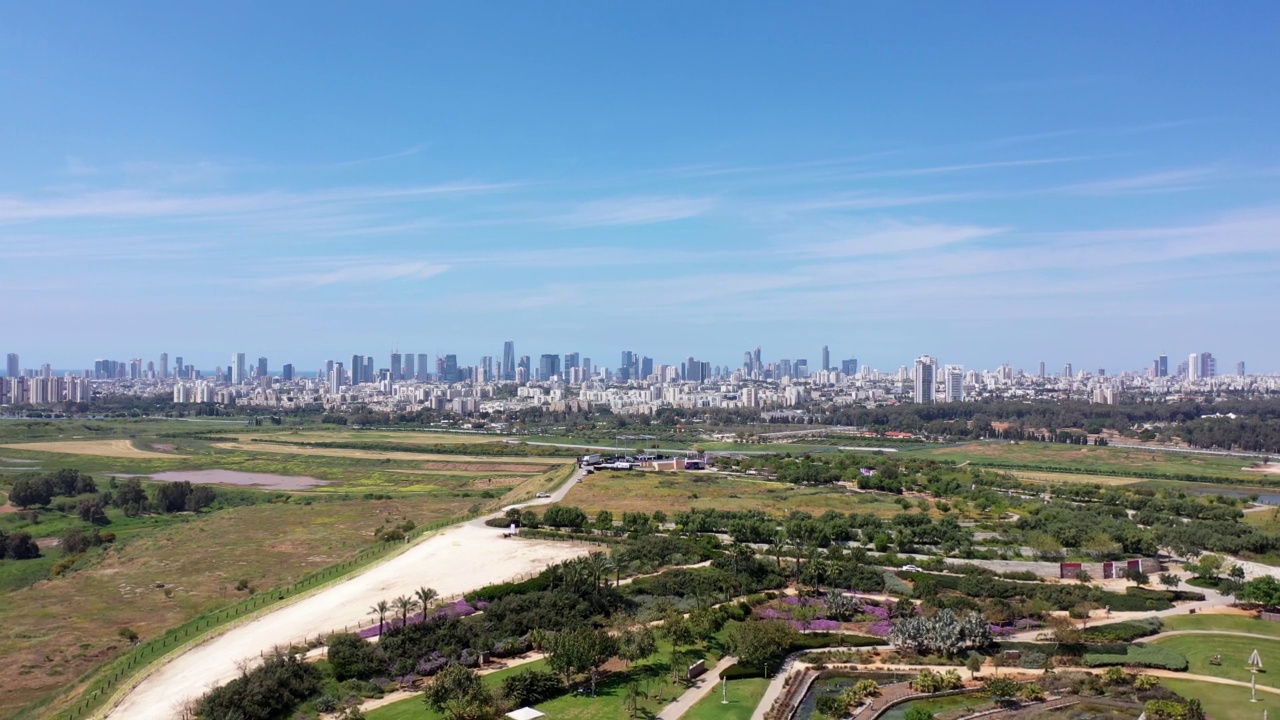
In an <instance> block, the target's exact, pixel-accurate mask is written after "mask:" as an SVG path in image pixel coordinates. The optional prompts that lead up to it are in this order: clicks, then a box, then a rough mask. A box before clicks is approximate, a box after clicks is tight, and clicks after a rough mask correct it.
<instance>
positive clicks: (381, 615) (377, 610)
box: [369, 600, 391, 636]
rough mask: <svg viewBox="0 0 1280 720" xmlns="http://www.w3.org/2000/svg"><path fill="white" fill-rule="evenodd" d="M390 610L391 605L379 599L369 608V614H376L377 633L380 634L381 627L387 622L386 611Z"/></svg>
mask: <svg viewBox="0 0 1280 720" xmlns="http://www.w3.org/2000/svg"><path fill="white" fill-rule="evenodd" d="M389 612H391V606H390V605H388V604H387V601H386V600H379V601H378V604H377V605H374V606H373V607H371V608H369V614H370V615H377V616H378V635H379V636H381V635H382V628H383V626H384V625H386V623H387V613H389Z"/></svg>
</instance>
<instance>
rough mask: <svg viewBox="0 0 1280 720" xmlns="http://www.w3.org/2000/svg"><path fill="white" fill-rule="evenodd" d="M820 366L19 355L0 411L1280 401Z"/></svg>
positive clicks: (1211, 386)
mask: <svg viewBox="0 0 1280 720" xmlns="http://www.w3.org/2000/svg"><path fill="white" fill-rule="evenodd" d="M820 357H821V359H820V361H819V362H817V363H815V364H814V365H813V366H810V363H809V360H808V359H805V358H785V359H780V360H776V361H770V362H766V361H765V360H764V359H763V358H762V356H761V351H760V348H758V347H757V348H755V349H754V350H748V351H746V352H745V353H744V354H743V362H742V365H741V367H730V366H728V365H713V364H711V363H708V362H705V361H700V360H698V359H697V358H695V357H688V358H686V359H684V360H683V361H681V362H679V363H674V364H663V363H658V362H655V361H654V359H653V358H651V357H648V356H645V355H641V354H639V353H635V352H632V351H629V350H628V351H623V352H622V354H621V358H620V363H619V366H618V367H616V368H610V367H605V366H597V365H594V364H593V363H592V361H591V358H589V357H582V356H581V355H580V354H579V353H576V352H574V353H567V354H564V355H556V354H543V355H541V356H540V357H539V358H538V362H537V364H536V365H535V364H534V363H533V362H532V359H531V358H530V356H528V355H520V356H517V355H516V353H515V344H514V343H513V342H511V341H508V342H506V343H505V344H504V346H503V351H502V355H501V356H500V359H498V358H495V357H494V356H484V357H482V358H481V359H480V362H479V363H478V364H475V365H460V364H459V363H458V358H457V356H456V355H443V356H438V357H434V358H432V357H431V356H429V355H427V354H421V353H420V354H416V355H415V354H412V353H401V352H399V351H396V352H393V353H391V354H390V357H389V358H388V359H389V362H388V363H387V365H386V366H383V367H378V366H377V363H376V362H375V359H374V358H373V356H368V355H352V356H350V358H349V360H329V361H326V362H325V364H324V365H323V366H322V367H320V368H319V369H318V370H317V371H315V372H314V373H297V372H295V370H294V366H293V365H292V364H286V365H283V366H282V368H281V369H280V370H278V371H272V370H271V369H270V366H269V363H268V359H267V358H266V357H259V358H257V360H256V362H253V363H250V362H249V359H248V356H247V355H246V354H245V353H242V352H238V353H234V354H233V355H232V356H231V358H230V363H228V365H227V366H226V367H225V368H224V367H222V366H219V367H217V368H216V369H215V370H214V371H213V372H212V373H208V374H206V373H204V372H202V371H200V370H198V369H196V368H194V367H193V366H192V365H189V364H186V363H185V362H184V360H183V358H182V357H181V356H178V357H176V358H175V362H174V363H173V364H172V365H170V362H169V355H168V354H167V353H162V354H161V355H160V357H159V362H158V363H157V362H153V361H148V362H145V363H144V362H143V361H142V360H141V359H138V358H134V359H132V360H130V361H128V362H123V361H116V360H97V361H95V362H94V366H93V368H92V369H85V370H84V371H83V372H81V373H78V374H77V373H63V374H61V375H55V374H54V371H53V370H52V369H51V368H50V366H49V365H48V364H45V365H42V366H41V367H40V368H39V369H23V368H22V367H21V366H20V364H19V359H18V356H17V355H16V354H10V355H9V356H8V358H7V373H6V376H5V377H4V378H0V405H9V406H13V405H26V404H30V405H37V406H38V405H51V404H56V403H62V402H68V401H70V402H88V401H90V400H91V399H92V397H93V396H94V395H95V394H97V395H109V394H131V395H140V396H156V395H162V394H167V393H170V394H171V395H172V399H173V402H174V403H175V404H178V405H186V404H210V405H224V406H251V407H261V408H267V409H272V410H281V411H288V410H299V409H306V408H317V409H319V408H323V409H326V410H331V411H341V410H346V409H352V408H367V409H370V410H375V411H412V410H420V409H429V410H435V411H441V412H452V413H456V414H459V415H474V414H477V413H504V412H509V411H515V410H521V409H526V408H533V407H540V408H544V409H549V410H552V411H575V410H576V411H581V410H586V409H589V408H592V407H607V408H609V409H610V410H612V411H613V412H616V413H633V414H655V413H656V412H657V411H658V410H660V409H662V408H684V409H695V408H747V409H759V410H761V411H762V412H766V413H767V412H779V411H782V412H787V411H789V410H788V409H791V411H794V409H799V408H803V407H805V406H808V405H811V404H814V405H841V404H884V403H898V402H915V403H922V404H930V403H943V402H964V401H967V400H974V399H981V398H989V397H1007V398H1025V399H1036V398H1040V399H1066V398H1072V399H1083V400H1089V401H1092V402H1097V403H1109V404H1114V403H1115V402H1117V400H1118V399H1119V398H1120V397H1121V396H1123V395H1125V394H1128V395H1159V396H1163V397H1166V398H1175V399H1176V398H1178V397H1181V396H1184V395H1203V394H1204V393H1206V392H1209V393H1213V392H1218V391H1229V392H1232V393H1238V394H1241V393H1242V394H1246V395H1247V394H1250V393H1271V392H1280V378H1276V377H1270V376H1248V375H1245V373H1244V363H1239V364H1238V365H1237V367H1236V370H1237V372H1236V374H1235V375H1232V376H1226V377H1223V376H1219V375H1218V373H1217V363H1216V360H1215V359H1214V357H1213V355H1212V354H1211V353H1208V352H1202V353H1193V354H1191V355H1190V357H1189V358H1188V360H1187V361H1186V362H1184V363H1182V364H1181V367H1179V368H1177V369H1176V370H1175V372H1174V373H1169V372H1168V357H1167V356H1164V355H1161V356H1159V357H1158V358H1156V359H1155V360H1154V361H1153V363H1152V366H1151V367H1150V368H1148V369H1147V370H1145V371H1141V372H1124V373H1121V374H1118V375H1109V374H1108V373H1107V371H1106V370H1105V369H1098V370H1097V371H1096V372H1094V371H1089V370H1079V371H1076V370H1074V368H1073V367H1072V365H1071V364H1070V363H1067V364H1066V365H1065V366H1064V367H1063V370H1062V372H1061V373H1057V374H1049V373H1047V372H1046V369H1045V363H1044V362H1041V363H1040V364H1039V367H1038V370H1037V371H1036V372H1032V373H1027V372H1024V371H1022V370H1015V369H1014V368H1012V367H1011V366H1009V365H1007V364H1006V365H1001V366H1000V367H999V368H996V369H994V370H981V371H979V370H965V368H964V367H963V366H961V365H955V364H942V363H940V362H939V361H938V359H937V358H935V357H933V356H931V355H922V356H920V357H919V358H917V359H916V360H915V361H914V363H913V364H912V365H910V366H907V365H903V366H900V367H899V368H898V369H897V370H896V371H892V372H881V371H879V370H877V369H875V368H871V367H866V366H861V365H859V363H858V360H857V358H848V359H843V360H839V361H837V363H833V362H832V359H831V354H830V352H829V350H828V348H827V347H825V346H824V347H823V348H822V350H821V355H820Z"/></svg>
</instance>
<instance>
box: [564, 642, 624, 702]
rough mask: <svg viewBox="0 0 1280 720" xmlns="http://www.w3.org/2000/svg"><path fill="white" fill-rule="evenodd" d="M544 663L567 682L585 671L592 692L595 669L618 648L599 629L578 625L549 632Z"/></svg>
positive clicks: (593, 689) (592, 692)
mask: <svg viewBox="0 0 1280 720" xmlns="http://www.w3.org/2000/svg"><path fill="white" fill-rule="evenodd" d="M547 650H548V652H549V653H550V654H549V656H548V657H547V665H549V666H550V667H551V669H552V670H555V671H556V672H557V673H559V674H560V675H562V676H564V679H565V683H566V684H568V683H569V681H570V680H572V678H573V676H574V675H575V674H583V673H589V674H590V676H591V694H592V695H595V692H596V671H597V670H598V669H599V667H600V666H601V665H603V664H605V663H606V662H608V660H609V658H611V657H613V656H614V655H616V654H617V652H618V645H617V641H615V640H614V639H613V636H611V635H609V634H608V633H607V632H605V631H603V630H597V629H595V628H589V627H580V628H574V629H572V630H564V631H561V632H558V633H556V634H555V635H553V636H551V639H550V641H549V642H548V643H547Z"/></svg>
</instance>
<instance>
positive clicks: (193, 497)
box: [187, 485, 218, 512]
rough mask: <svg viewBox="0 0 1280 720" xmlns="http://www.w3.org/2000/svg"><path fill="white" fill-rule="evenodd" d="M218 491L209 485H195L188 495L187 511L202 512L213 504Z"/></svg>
mask: <svg viewBox="0 0 1280 720" xmlns="http://www.w3.org/2000/svg"><path fill="white" fill-rule="evenodd" d="M217 499H218V493H217V491H215V490H214V489H213V488H212V487H211V486H209V485H193V486H192V487H191V494H190V495H188V496H187V512H200V511H201V510H203V509H205V508H207V507H209V506H210V505H213V502H214V501H215V500H217Z"/></svg>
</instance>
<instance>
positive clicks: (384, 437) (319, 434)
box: [227, 428, 510, 445]
mask: <svg viewBox="0 0 1280 720" xmlns="http://www.w3.org/2000/svg"><path fill="white" fill-rule="evenodd" d="M227 437H228V439H230V438H234V439H236V440H239V441H242V442H243V441H248V440H252V439H253V438H263V437H269V438H271V439H273V440H286V441H290V442H370V443H380V442H393V443H417V444H422V445H476V444H481V443H495V442H502V441H504V440H507V439H509V437H510V436H508V435H482V434H479V433H447V432H420V431H417V430H405V431H395V430H348V429H336V430H289V431H280V430H271V429H268V428H264V429H263V431H262V432H257V431H256V428H255V431H254V432H231V433H227Z"/></svg>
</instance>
